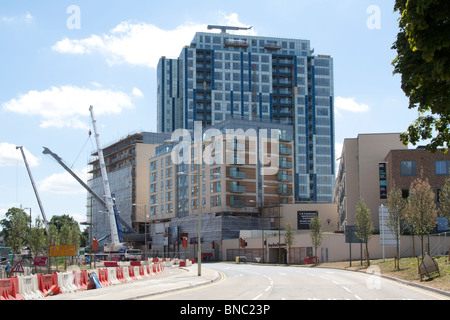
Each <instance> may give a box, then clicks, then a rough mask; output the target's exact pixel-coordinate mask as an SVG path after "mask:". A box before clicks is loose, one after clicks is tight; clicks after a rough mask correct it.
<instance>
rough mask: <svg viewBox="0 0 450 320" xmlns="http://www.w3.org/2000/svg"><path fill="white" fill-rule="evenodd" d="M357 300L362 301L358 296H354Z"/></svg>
mask: <svg viewBox="0 0 450 320" xmlns="http://www.w3.org/2000/svg"><path fill="white" fill-rule="evenodd" d="M354 296H355V298H356V299H358V300H362V299H361V298H360V297H358V296H357V295H356V294H354Z"/></svg>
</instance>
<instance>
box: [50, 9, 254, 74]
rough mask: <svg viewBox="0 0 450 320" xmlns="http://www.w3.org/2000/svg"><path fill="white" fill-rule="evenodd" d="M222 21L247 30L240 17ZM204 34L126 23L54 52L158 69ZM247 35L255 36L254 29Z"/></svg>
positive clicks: (66, 42)
mask: <svg viewBox="0 0 450 320" xmlns="http://www.w3.org/2000/svg"><path fill="white" fill-rule="evenodd" d="M220 21H221V22H222V23H224V24H225V23H226V24H231V25H237V26H244V25H243V24H242V23H241V22H239V19H238V15H237V14H236V13H232V14H230V15H226V14H222V18H221V20H220ZM201 31H208V30H207V25H206V24H196V23H185V24H182V25H180V26H178V27H177V28H175V29H173V30H163V29H161V28H159V27H157V26H155V25H153V24H148V23H143V22H137V23H132V22H131V21H124V22H121V23H120V24H119V25H117V26H116V27H114V28H113V29H112V30H110V32H109V33H108V34H103V35H100V36H99V35H91V36H90V37H88V38H84V39H80V40H76V39H69V38H64V39H63V40H61V41H58V42H57V43H56V44H55V45H53V47H52V49H53V50H54V51H56V52H59V53H69V54H93V53H101V54H103V55H105V57H106V60H107V62H108V63H109V64H110V65H114V64H119V63H128V64H131V65H137V66H145V67H149V68H156V67H157V64H158V60H159V58H161V56H167V57H178V56H179V54H180V52H181V48H183V46H185V45H187V44H189V43H190V42H191V40H192V38H193V37H194V35H195V33H196V32H201ZM217 32H219V31H218V30H217ZM241 33H242V32H241ZM244 33H247V34H248V33H251V34H255V32H254V30H253V29H252V30H250V31H245V32H244Z"/></svg>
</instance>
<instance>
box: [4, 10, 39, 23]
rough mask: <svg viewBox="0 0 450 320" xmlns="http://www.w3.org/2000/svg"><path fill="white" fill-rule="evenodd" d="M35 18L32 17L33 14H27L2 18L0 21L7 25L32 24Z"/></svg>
mask: <svg viewBox="0 0 450 320" xmlns="http://www.w3.org/2000/svg"><path fill="white" fill-rule="evenodd" d="M33 20H34V17H33V16H32V15H31V13H29V12H27V13H25V14H23V15H20V16H1V17H0V21H1V22H3V23H6V24H17V23H22V22H26V23H31V22H33Z"/></svg>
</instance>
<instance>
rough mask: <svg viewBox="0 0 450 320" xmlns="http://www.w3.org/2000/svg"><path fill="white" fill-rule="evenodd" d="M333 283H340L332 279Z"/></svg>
mask: <svg viewBox="0 0 450 320" xmlns="http://www.w3.org/2000/svg"><path fill="white" fill-rule="evenodd" d="M332 281H333V283H334V284H337V285H338V286H339V285H340V284H339V282H337V281H334V280H332Z"/></svg>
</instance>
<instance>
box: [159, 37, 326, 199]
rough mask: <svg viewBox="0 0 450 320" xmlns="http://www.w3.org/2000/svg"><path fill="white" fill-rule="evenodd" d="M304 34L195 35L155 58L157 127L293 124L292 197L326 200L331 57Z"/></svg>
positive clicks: (162, 128)
mask: <svg viewBox="0 0 450 320" xmlns="http://www.w3.org/2000/svg"><path fill="white" fill-rule="evenodd" d="M313 51H314V50H311V48H310V42H309V40H298V39H282V38H273V37H260V36H245V35H235V34H228V33H224V32H222V33H204V32H198V33H196V34H195V36H194V39H193V40H192V42H191V44H190V45H189V46H186V47H185V48H183V49H182V51H181V53H180V56H179V57H178V59H168V58H166V57H162V58H161V59H160V61H159V64H158V132H165V133H172V132H173V130H175V129H177V128H185V129H189V130H192V129H193V128H194V122H195V121H202V123H203V126H204V127H206V126H211V125H214V124H217V123H219V122H222V121H225V120H228V119H243V120H248V121H254V120H258V121H270V122H272V123H279V124H283V125H292V127H293V132H294V137H295V142H294V143H295V149H294V155H295V157H294V169H295V177H294V180H295V181H294V182H295V183H294V184H295V200H296V201H305V202H332V200H333V190H334V183H335V168H334V161H335V159H334V158H335V155H334V83H333V59H332V58H331V57H330V56H325V55H313Z"/></svg>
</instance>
